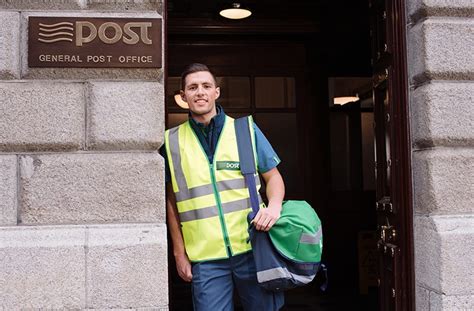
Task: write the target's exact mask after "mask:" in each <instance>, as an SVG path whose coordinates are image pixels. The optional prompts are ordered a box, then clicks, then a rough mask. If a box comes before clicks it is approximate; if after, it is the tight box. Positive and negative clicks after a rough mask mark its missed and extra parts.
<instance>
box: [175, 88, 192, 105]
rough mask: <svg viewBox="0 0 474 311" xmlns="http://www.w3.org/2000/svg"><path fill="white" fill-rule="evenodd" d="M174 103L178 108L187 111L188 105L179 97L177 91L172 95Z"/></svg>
mask: <svg viewBox="0 0 474 311" xmlns="http://www.w3.org/2000/svg"><path fill="white" fill-rule="evenodd" d="M174 101H175V102H176V104H178V106H180V107H181V108H183V109H189V105H188V103H187V102H185V101H184V100H183V99H182V98H181V95H180V94H179V91H178V92H177V93H175V94H174Z"/></svg>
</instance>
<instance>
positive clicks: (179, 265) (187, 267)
mask: <svg viewBox="0 0 474 311" xmlns="http://www.w3.org/2000/svg"><path fill="white" fill-rule="evenodd" d="M174 259H175V261H176V270H178V275H179V276H180V277H181V278H182V279H183V280H184V281H186V282H191V280H192V279H193V274H192V272H191V262H190V261H189V259H188V256H187V255H186V254H183V255H179V256H175V257H174Z"/></svg>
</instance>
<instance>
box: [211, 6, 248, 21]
mask: <svg viewBox="0 0 474 311" xmlns="http://www.w3.org/2000/svg"><path fill="white" fill-rule="evenodd" d="M219 14H220V15H221V16H222V17H225V18H229V19H242V18H247V17H249V16H250V15H252V12H251V11H250V10H249V9H246V8H243V7H241V5H240V3H237V2H235V3H232V7H231V8H228V9H223V10H221V11H220V12H219Z"/></svg>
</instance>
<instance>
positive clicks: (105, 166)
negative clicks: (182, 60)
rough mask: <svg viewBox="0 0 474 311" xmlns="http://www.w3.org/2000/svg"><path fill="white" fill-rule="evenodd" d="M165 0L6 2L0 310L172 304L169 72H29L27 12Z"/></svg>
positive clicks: (133, 10)
mask: <svg viewBox="0 0 474 311" xmlns="http://www.w3.org/2000/svg"><path fill="white" fill-rule="evenodd" d="M161 14H162V1H161V0H159V1H158V0H113V1H112V0H19V1H11V0H0V309H1V310H19V309H28V310H29V309H42V310H46V309H48V310H50V309H88V310H89V309H90V310H93V309H110V308H112V309H137V310H167V309H168V272H167V240H166V226H165V199H164V193H165V191H164V170H163V165H164V163H163V159H162V158H161V156H160V155H159V154H158V152H157V150H158V148H159V147H160V146H161V144H162V143H163V132H164V89H163V69H125V68H109V69H106V68H29V67H28V57H27V56H28V45H27V38H28V18H29V17H30V16H80V17H106V18H111V17H112V18H113V17H131V18H135V17H139V18H161Z"/></svg>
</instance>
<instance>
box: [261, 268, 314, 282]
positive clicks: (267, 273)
mask: <svg viewBox="0 0 474 311" xmlns="http://www.w3.org/2000/svg"><path fill="white" fill-rule="evenodd" d="M315 276H316V274H313V275H299V274H294V273H291V272H290V271H288V269H286V268H282V267H278V268H272V269H268V270H263V271H257V279H258V282H259V283H264V282H268V281H272V280H276V279H281V278H284V279H293V280H296V281H298V282H300V283H303V284H306V283H309V282H311V281H312V280H313V279H314V277H315Z"/></svg>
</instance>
